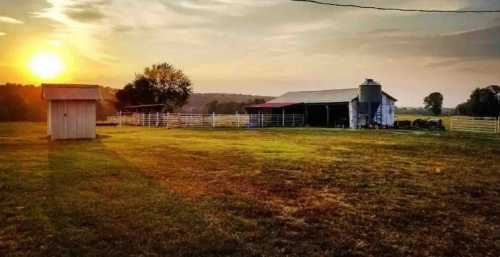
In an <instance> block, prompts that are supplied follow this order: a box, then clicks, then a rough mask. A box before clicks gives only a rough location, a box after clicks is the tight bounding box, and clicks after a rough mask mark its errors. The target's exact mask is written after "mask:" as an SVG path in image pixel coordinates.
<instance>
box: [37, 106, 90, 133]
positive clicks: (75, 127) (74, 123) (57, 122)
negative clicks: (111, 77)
mask: <svg viewBox="0 0 500 257" xmlns="http://www.w3.org/2000/svg"><path fill="white" fill-rule="evenodd" d="M49 106H50V107H49V114H48V115H47V116H48V119H49V120H48V128H49V135H50V137H51V139H92V138H95V137H96V101H50V103H49Z"/></svg>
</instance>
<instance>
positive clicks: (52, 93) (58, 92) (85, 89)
mask: <svg viewBox="0 0 500 257" xmlns="http://www.w3.org/2000/svg"><path fill="white" fill-rule="evenodd" d="M42 98H43V99H45V100H101V98H102V97H101V92H100V91H99V86H97V85H82V84H42Z"/></svg>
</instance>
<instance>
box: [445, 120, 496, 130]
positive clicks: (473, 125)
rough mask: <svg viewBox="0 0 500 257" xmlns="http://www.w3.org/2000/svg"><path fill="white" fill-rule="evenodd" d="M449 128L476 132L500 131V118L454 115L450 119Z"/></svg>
mask: <svg viewBox="0 0 500 257" xmlns="http://www.w3.org/2000/svg"><path fill="white" fill-rule="evenodd" d="M450 130H454V131H464V132H478V133H500V119H499V118H493V117H482V118H478V117H466V116H454V117H451V119H450Z"/></svg>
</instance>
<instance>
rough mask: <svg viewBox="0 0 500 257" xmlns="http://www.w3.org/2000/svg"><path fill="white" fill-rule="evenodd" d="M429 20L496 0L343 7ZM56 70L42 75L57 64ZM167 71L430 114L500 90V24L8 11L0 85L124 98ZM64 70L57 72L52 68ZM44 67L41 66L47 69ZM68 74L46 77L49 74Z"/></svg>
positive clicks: (366, 14)
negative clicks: (382, 100)
mask: <svg viewBox="0 0 500 257" xmlns="http://www.w3.org/2000/svg"><path fill="white" fill-rule="evenodd" d="M336 2H341V3H357V4H371V5H378V6H385V7H401V8H425V9H432V8H434V9H447V10H460V9H500V1H496V0H421V1H420V0H377V1H366V0H350V1H347V0H344V1H336ZM54 56H55V57H57V58H58V59H59V60H60V62H61V63H60V65H61V66H62V67H55V68H60V70H59V69H57V70H48V71H47V70H43V69H44V67H39V68H38V69H42V72H41V74H39V73H36V72H34V70H36V68H33V67H34V66H35V67H37V66H36V65H38V66H40V65H39V64H40V62H37V61H40V60H42V62H41V63H46V61H47V60H48V61H49V62H52V63H54V62H56V61H57V60H53V59H51V58H52V57H54ZM165 61H166V62H169V63H171V64H173V65H174V66H176V67H177V68H180V69H182V70H183V71H184V72H185V73H186V74H187V75H188V76H189V77H190V78H191V79H192V81H193V86H194V90H195V92H223V93H250V94H259V95H271V96H276V95H280V94H282V93H284V92H286V91H293V90H316V89H318V90H320V89H333V88H352V87H356V86H357V85H359V84H360V83H361V82H362V81H363V80H364V79H365V78H368V77H370V78H374V79H376V80H378V81H380V82H381V83H382V84H383V86H384V90H385V91H387V92H388V93H389V94H391V95H393V96H395V97H396V98H398V99H399V100H400V102H398V105H399V106H421V105H422V99H423V98H424V97H425V95H427V94H429V93H430V92H433V91H440V92H442V93H443V94H444V97H445V106H449V107H454V106H455V105H456V104H458V103H460V102H463V101H464V100H465V99H466V98H467V97H468V96H469V94H470V91H471V90H472V89H474V88H475V87H480V86H481V87H483V86H488V85H491V84H500V14H418V13H411V14H409V13H398V12H380V11H373V10H360V9H351V8H335V7H327V6H318V5H312V4H307V3H297V2H291V1H287V0H269V1H268V0H141V1H139V0H109V1H106V0H16V1H10V0H0V83H3V82H16V83H35V84H39V83H41V82H42V81H44V82H46V81H48V82H71V83H92V84H101V85H104V86H110V87H115V88H120V87H123V86H124V85H125V83H127V82H129V81H131V80H133V78H134V76H135V75H134V74H136V73H139V72H142V70H143V68H144V67H145V66H149V65H151V64H155V63H159V62H165ZM55 65H56V66H57V63H55ZM42 66H43V65H42ZM43 72H45V73H47V72H54V73H56V72H57V73H59V72H62V73H60V74H59V75H58V76H55V77H54V78H51V79H49V78H42V77H43V76H41V75H43V74H44V73H43Z"/></svg>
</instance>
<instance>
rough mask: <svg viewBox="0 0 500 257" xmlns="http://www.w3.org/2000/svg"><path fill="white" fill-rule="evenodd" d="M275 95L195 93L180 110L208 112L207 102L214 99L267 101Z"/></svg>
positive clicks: (220, 101)
mask: <svg viewBox="0 0 500 257" xmlns="http://www.w3.org/2000/svg"><path fill="white" fill-rule="evenodd" d="M272 98H273V97H270V96H258V95H242V94H224V93H194V94H193V95H191V97H190V98H189V101H188V103H187V104H186V105H184V106H183V107H182V108H181V110H180V112H186V113H206V112H207V104H208V103H210V102H213V101H217V102H219V103H229V102H237V103H247V102H251V101H254V100H256V99H263V100H265V101H268V100H271V99H272Z"/></svg>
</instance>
